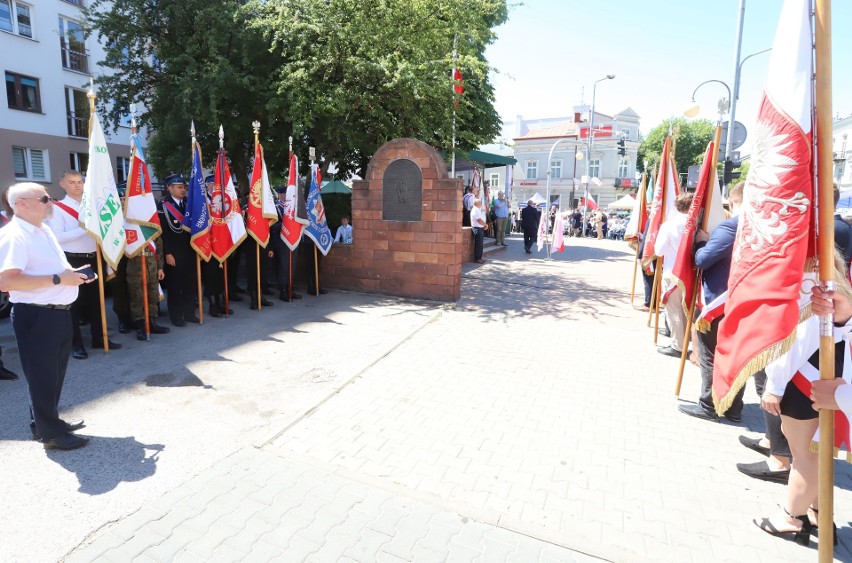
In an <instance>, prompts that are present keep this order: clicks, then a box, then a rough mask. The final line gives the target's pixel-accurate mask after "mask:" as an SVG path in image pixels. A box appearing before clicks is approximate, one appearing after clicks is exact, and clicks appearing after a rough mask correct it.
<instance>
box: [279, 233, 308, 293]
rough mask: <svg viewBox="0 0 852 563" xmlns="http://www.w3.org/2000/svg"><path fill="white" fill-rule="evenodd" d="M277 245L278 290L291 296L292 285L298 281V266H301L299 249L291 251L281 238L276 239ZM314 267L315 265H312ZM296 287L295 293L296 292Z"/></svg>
mask: <svg viewBox="0 0 852 563" xmlns="http://www.w3.org/2000/svg"><path fill="white" fill-rule="evenodd" d="M272 241H273V242H274V243H275V264H276V268H275V272H276V274H277V275H278V289H280V290H281V291H283V292H284V293H286V294H288V295H289V294H290V289H291V288H290V283H291V282H295V281H296V266H297V265H298V264H299V247H298V246H297V247H296V250H290V247H289V246H287V243H286V242H284V241H283V240H281V237H274V238H273V239H272ZM311 266H312V267H313V264H312V265H311ZM295 290H296V288H295V285H294V286H293V291H295Z"/></svg>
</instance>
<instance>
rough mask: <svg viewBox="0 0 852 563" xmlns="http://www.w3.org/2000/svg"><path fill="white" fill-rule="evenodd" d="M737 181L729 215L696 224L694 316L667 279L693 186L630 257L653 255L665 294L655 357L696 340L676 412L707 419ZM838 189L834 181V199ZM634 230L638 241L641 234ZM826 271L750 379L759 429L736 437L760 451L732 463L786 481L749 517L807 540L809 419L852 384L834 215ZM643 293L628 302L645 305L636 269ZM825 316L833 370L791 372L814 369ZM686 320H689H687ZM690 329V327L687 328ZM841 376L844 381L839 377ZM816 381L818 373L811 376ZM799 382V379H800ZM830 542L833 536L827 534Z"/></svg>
mask: <svg viewBox="0 0 852 563" xmlns="http://www.w3.org/2000/svg"><path fill="white" fill-rule="evenodd" d="M743 187H744V186H743V184H742V183H740V184H737V185H736V186H734V187H732V188H731V189H730V192H729V197H728V200H729V206H730V217H729V218H728V219H726V220H725V221H722V222H721V223H720V224H718V225H717V226H716V227H715V228H713V229H712V232H709V233H708V232H705V231H703V230H700V229H699V230H698V231H697V232H696V234H695V240H694V243H693V246H692V248H693V253H694V254H693V256H694V263H695V266H696V268H698V269H699V270H700V271H701V286H702V291H703V292H704V297H703V301H704V302H705V304H706V305H705V308H704V309H705V310H703V311H702V312H701V314H700V315H699V316H698V317H696V318H695V319H688V315H687V312H688V311H687V310H685V309H684V304H685V303H686V301H685V300H684V298H683V297H684V296H683V294H682V291H683V289H682V288H681V287H678V286H677V284H676V283H675V280H674V278H673V277H672V267H671V266H672V265H673V264H674V262H675V257H676V255H677V251H678V247H679V246H680V244H681V239H682V237H683V236H684V232H685V226H686V219H687V211H688V210H689V209H690V205H691V203H692V198H693V195H692V194H681V195H679V196H678V197H677V199H676V201H675V207H676V213H674V214H672V215H671V216H667V217H666V219H665V222H663V223H662V225H660V227H659V231H658V233H657V236H656V240H655V241H654V244H653V254H654V256H653V257H647V259H646V258H643V256H642V245H641V244H640V249H639V253H638V254H637V256H638V260H639V261H640V262H641V263H642V264H644V265H645V266H648V265H651V267H652V268H654V267H657V266H658V265H659V264H660V263H662V276H661V280H662V289H661V294H662V295H667V299H666V302H665V313H664V320H665V325H666V326H665V328H662V329H660V331H661V333H664V334H666V335H670V336H671V341H670V343H669V344H668V345H665V346H661V347H659V348H658V349H657V351H658V352H659V353H661V354H663V355H666V356H671V357H675V358H680V357H681V354H682V352H683V349H684V347H685V346H686V345H687V343H688V341H689V340H691V341H692V342H694V343H695V344H696V349H697V350H696V351H697V363H698V365H699V369H700V374H701V386H700V391H699V395H698V397H697V401H696V402H695V403H682V404H680V405H679V406H678V410H679V411H680V412H681V413H683V414H685V415H688V416H691V417H695V418H698V419H701V420H705V421H709V422H720V420H721V418H722V417H720V416H719V414H717V405H716V403H715V402H714V397H713V393H712V386H713V367H714V357H715V352H716V348H717V336H718V332H719V325H720V323H721V321H722V319H723V318H724V296H725V294H726V292H727V289H728V277H729V273H730V270H731V261H732V254H733V250H734V243H735V237H736V232H737V226H738V223H739V212H740V206H741V205H742V201H743ZM838 196H839V191H838V190H837V189H836V188H835V205H836V203H837V198H838ZM647 229H648V226H647V225H646V226H645V232H644V233H640V235H639V240H640V243H641V241H642V239H643V238H644V237H645V236H647ZM835 233H836V234H835V241H836V243H837V248H836V249H835V251H836V252H835V270H836V271H835V276H834V279H835V280H836V284H837V288H836V291H834V292H823V291H822V290H820V288H819V287H817V286H814V287H812V288H808V291H807V292H806V293H810V308H811V311H812V313H813V316H812V317H810V318H809V319H808V320H806V321H804V322H803V323H802V324H801V325H800V326H799V329H798V331H797V335H796V341H795V342H794V344H793V347H792V349H791V351H790V352H788V353H786V354H784V355H783V356H782V357H781V358H779V359H777V360H775V361H773V362H771V363H770V364H769V365H767V367H766V368H765V369H763V370H760V371H758V372H757V373H756V374H755V377H754V383H755V389H756V391H757V394H758V395H759V396H760V398H761V407H762V411H763V418H764V422H765V426H766V431H765V433H764V435H763V436H762V437H752V436H749V435H746V434H743V435H741V436H740V437H739V442H740V443H741V444H742V445H743V446H745V447H746V448H748V449H749V450H751V451H753V452H757V453H758V454H760V455H762V456H764V457H765V458H766V459H765V460H761V461H757V462H751V463H739V464H737V469H738V470H739V471H740V472H742V473H743V474H745V475H747V476H749V477H751V478H754V479H760V480H763V481H768V482H773V483H779V484H783V485H786V492H785V494H784V495H783V501H782V503H781V506H782V509H783V510H782V512H781V513H779V514H777V515H774V516H771V517H768V518H760V519H756V520H755V524H756V525H757V526H758V527H759V528H760V529H761V530H763V531H765V532H767V533H769V534H772V535H775V536H779V537H784V538H787V539H791V540H795V541H796V542H798V543H800V544H802V545H807V544H808V543H809V542H810V537H811V535H813V534H814V533H816V532H817V526H818V524H817V514H818V512H819V503H818V498H817V466H818V464H817V454H816V453H815V452H814V451H812V449H811V444H812V441H813V440H814V434H815V432H816V430H817V426H818V412H817V410H816V409H818V408H828V409H839V408H842V409H843V410H844V412H846V413H848V414H849V415H852V386H850V385H845V383H846V379H849V375H850V372H852V361H850V358H849V353H850V346H849V342H850V341H852V286H850V282H849V272H848V264H849V258H850V256H852V227H850V225H849V224H847V223H846V222H844V221H843V220H841V218H840V217H839V216H835ZM643 279H644V281H643V283H644V288H645V300H644V303H643V305H641V306H637V307H636V308H637V309H639V310H641V311H644V312H650V307H652V306H653V305H654V304H655V303H652V284H653V281H654V277H653V271H652V270H649V269H644V270H643ZM828 314H833V315H834V321H835V327H836V328H835V341H836V342H837V345H836V346H837V348H836V366H835V373H836V376H837V378H836V379H834V380H830V381H809V380H808V379H809V378H804V377H801V376H799V375H797V374H802V373H806V372H809V371H810V372H811V373H813V372H814V370H816V372H817V373H818V370H819V319H818V317H819V316H826V315H828ZM693 320H694V321H696V322H695V323H694V324H693ZM687 330H689V331H690V333H691V334H690V335H688V334H687ZM844 374H847V377H846V379H844V378H843V375H844ZM817 379H818V378H817ZM805 382H806V383H805ZM744 392H745V388H742V389H740V391H739V392H738V393H737V394H736V396H735V397H734V399H733V401H732V403H731V405H730V407H729V408H728V409H727V410H725V411H724V415H723V417H724V418H725V419H726V420H727V421H729V422H731V423H733V424H741V423H742V414H743V394H744ZM834 538H835V540H834V541H835V543H836V541H837V538H836V535H835V536H834Z"/></svg>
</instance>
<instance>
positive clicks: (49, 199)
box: [18, 195, 56, 203]
mask: <svg viewBox="0 0 852 563" xmlns="http://www.w3.org/2000/svg"><path fill="white" fill-rule="evenodd" d="M18 199H34V200H36V201H40V202H42V203H47V202H48V201H56V200H55V199H53V198H52V197H50V196H49V195H43V196H41V197H21V198H18Z"/></svg>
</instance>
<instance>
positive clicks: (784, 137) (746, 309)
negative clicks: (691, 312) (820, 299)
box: [713, 0, 830, 414]
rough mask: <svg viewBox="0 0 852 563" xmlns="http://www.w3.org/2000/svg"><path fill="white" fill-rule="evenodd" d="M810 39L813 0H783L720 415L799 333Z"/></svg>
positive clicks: (719, 390)
mask: <svg viewBox="0 0 852 563" xmlns="http://www.w3.org/2000/svg"><path fill="white" fill-rule="evenodd" d="M812 45H813V37H812V34H811V20H810V2H809V1H808V0H786V2H785V3H784V7H783V9H782V11H781V18H780V19H779V22H778V28H777V30H776V35H775V44H774V46H773V48H772V58H771V61H770V63H769V71H768V73H767V80H766V87H765V89H764V94H763V99H762V100H761V104H760V109H759V111H758V116H757V125H756V127H755V140H754V144H753V146H752V155H751V168H750V169H749V174H748V180H747V181H746V186H745V190H744V192H743V204H742V209H741V211H740V220H739V227H738V229H737V237H736V240H735V241H734V253H733V262H732V267H731V274H730V277H729V278H728V301H727V303H726V305H725V317H724V319H722V322H721V323H720V324H719V335H718V339H719V343H718V346H717V347H716V359H715V365H714V369H713V396H714V400H715V403H716V411H717V412H718V413H720V414H722V413H724V412H725V411H726V410H727V409H728V408H729V407H730V405H731V402H732V401H733V398H734V396H735V395H736V394H737V392H738V391H739V390H740V388H741V387H742V386H743V385H744V384H745V382H746V381H747V380H748V378H749V377H751V376H752V375H754V373H755V372H757V371H758V370H760V369H762V368H763V367H765V366H766V365H767V363H769V362H771V361H772V360H774V359H776V358H778V357H780V356H781V355H783V354H784V353H785V352H786V351H787V350H789V349H790V346H791V345H792V343H793V341H794V340H795V338H796V326H797V324H798V322H799V306H798V298H799V292H800V290H801V288H802V277H803V274H804V268H805V263H806V259H807V257H808V254H809V241H810V239H812V237H811V236H809V235H810V234H811V214H812V212H811V207H812V202H813V166H812V161H811V159H812V156H813V155H812V152H811V149H812V146H813V145H812V126H811V125H812V115H811V108H812V107H813V100H812V83H811V77H812V73H813V68H812V56H813V53H812ZM829 150H830V149H829Z"/></svg>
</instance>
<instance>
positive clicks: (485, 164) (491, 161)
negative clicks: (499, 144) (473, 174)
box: [441, 150, 518, 170]
mask: <svg viewBox="0 0 852 563" xmlns="http://www.w3.org/2000/svg"><path fill="white" fill-rule="evenodd" d="M441 157H443V159H444V162H446V163H447V167H448V168H449V166H450V160H451V159H452V157H451V156H450V154H449V153H448V152H447V151H441ZM517 163H518V161H517V160H515V159H514V158H512V157H511V156H503V155H499V154H494V153H491V152H485V151H479V150H472V151H467V152H465V151H456V170H470V169H471V168H473V166H472V165H473V164H476V165H477V167H479V168H493V167H495V166H512V165H515V164H517Z"/></svg>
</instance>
